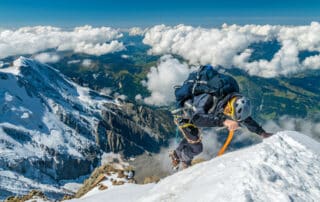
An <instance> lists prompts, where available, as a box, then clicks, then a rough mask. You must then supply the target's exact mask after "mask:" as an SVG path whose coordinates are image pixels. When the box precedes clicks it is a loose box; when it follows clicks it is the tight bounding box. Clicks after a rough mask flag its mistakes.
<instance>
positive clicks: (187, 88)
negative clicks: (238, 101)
mask: <svg viewBox="0 0 320 202" xmlns="http://www.w3.org/2000/svg"><path fill="white" fill-rule="evenodd" d="M232 92H239V86H238V84H237V81H236V80H235V79H234V78H232V77H231V76H228V75H225V74H220V73H219V72H217V71H216V70H214V69H213V67H212V66H210V65H205V66H200V67H199V70H197V71H194V72H192V73H190V74H189V77H188V79H187V80H185V81H184V82H183V84H182V86H178V87H175V96H176V101H177V107H183V105H184V102H185V101H186V100H188V99H192V98H193V97H194V96H196V95H199V94H203V93H207V94H211V95H213V96H215V97H217V98H222V97H224V96H226V95H227V94H229V93H232Z"/></svg>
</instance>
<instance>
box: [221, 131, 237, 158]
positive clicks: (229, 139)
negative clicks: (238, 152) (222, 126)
mask: <svg viewBox="0 0 320 202" xmlns="http://www.w3.org/2000/svg"><path fill="white" fill-rule="evenodd" d="M233 133H234V131H233V130H230V131H229V135H228V138H227V140H226V142H225V143H224V145H223V147H222V148H221V149H220V151H219V152H218V155H217V156H221V155H222V154H223V153H224V151H225V150H226V149H227V147H228V145H229V144H230V142H231V140H232V138H233Z"/></svg>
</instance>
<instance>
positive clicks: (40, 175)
mask: <svg viewBox="0 0 320 202" xmlns="http://www.w3.org/2000/svg"><path fill="white" fill-rule="evenodd" d="M170 119H171V117H170V114H168V112H167V111H164V110H163V111H161V110H160V111H154V110H153V109H151V108H148V107H145V106H134V105H133V104H130V103H122V104H119V103H118V102H116V101H114V100H113V99H112V98H111V97H106V96H102V95H99V94H97V93H95V92H93V91H91V90H89V89H87V88H84V87H81V86H78V85H77V84H75V83H73V82H71V81H70V80H68V79H67V78H66V77H65V76H63V75H62V74H60V73H59V72H58V71H57V70H55V69H53V68H51V67H50V66H47V65H44V64H41V63H38V62H36V61H34V60H31V59H26V58H19V59H18V60H16V61H15V62H14V65H13V66H12V67H8V68H4V69H0V153H1V155H0V190H2V191H1V193H0V199H3V198H5V197H7V196H8V195H10V194H26V193H27V192H28V191H30V190H31V189H41V190H44V192H46V193H58V194H64V192H63V191H62V190H61V189H60V188H59V187H60V186H61V184H62V183H61V180H68V179H75V178H77V177H79V176H82V175H87V174H89V173H90V172H91V171H92V169H93V168H94V167H96V166H97V165H98V163H99V161H100V156H101V154H102V153H103V152H110V151H113V152H120V153H122V154H123V155H125V156H133V155H137V154H141V153H143V152H157V151H158V150H159V148H160V146H161V145H163V144H166V140H167V138H168V137H169V136H170V135H172V134H173V133H172V131H173V129H174V126H173V124H170V123H172V121H171V120H170ZM162 123H168V124H166V125H163V124H162ZM8 181H10V182H12V183H13V184H16V185H17V187H18V188H16V189H15V188H14V187H15V186H13V187H12V188H7V187H6V183H7V182H8Z"/></svg>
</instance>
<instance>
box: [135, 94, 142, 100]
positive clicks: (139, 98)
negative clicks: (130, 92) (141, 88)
mask: <svg viewBox="0 0 320 202" xmlns="http://www.w3.org/2000/svg"><path fill="white" fill-rule="evenodd" d="M134 99H135V100H136V101H141V100H142V95H141V94H138V95H136V96H135V97H134Z"/></svg>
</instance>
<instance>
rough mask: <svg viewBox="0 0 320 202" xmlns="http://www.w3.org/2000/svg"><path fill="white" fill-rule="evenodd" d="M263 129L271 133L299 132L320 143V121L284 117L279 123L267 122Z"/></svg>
mask: <svg viewBox="0 0 320 202" xmlns="http://www.w3.org/2000/svg"><path fill="white" fill-rule="evenodd" d="M263 128H265V130H267V131H270V132H273V133H275V132H278V131H282V130H292V131H298V132H301V133H303V134H305V135H308V136H310V137H312V138H314V139H315V140H317V141H319V142H320V121H319V120H318V121H314V120H310V119H303V118H293V117H289V116H282V117H280V118H279V120H277V121H272V120H271V121H267V122H266V123H265V124H264V126H263Z"/></svg>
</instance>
